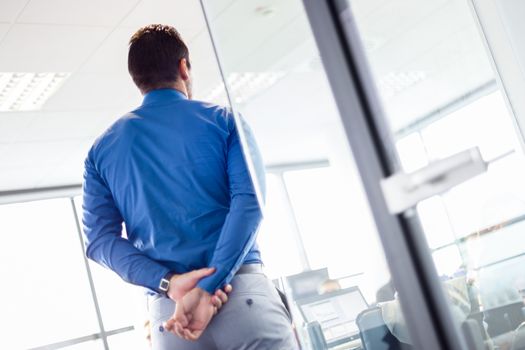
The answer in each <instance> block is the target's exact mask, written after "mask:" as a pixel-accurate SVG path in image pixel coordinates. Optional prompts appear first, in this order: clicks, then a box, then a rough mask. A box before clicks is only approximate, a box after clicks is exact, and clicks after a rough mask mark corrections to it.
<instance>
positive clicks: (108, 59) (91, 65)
mask: <svg viewBox="0 0 525 350" xmlns="http://www.w3.org/2000/svg"><path fill="white" fill-rule="evenodd" d="M134 32H135V29H132V28H128V27H119V28H117V29H115V30H114V31H113V32H112V33H111V35H109V36H108V37H107V39H106V40H105V41H104V43H103V44H102V45H101V46H100V47H98V48H97V50H96V51H95V52H94V54H93V55H92V56H91V57H90V58H89V61H87V62H86V63H85V64H84V65H83V66H82V67H81V68H80V70H79V71H80V72H88V73H92V72H95V73H112V74H115V73H118V74H120V75H127V74H128V42H129V39H130V38H131V36H132V35H133V33H134Z"/></svg>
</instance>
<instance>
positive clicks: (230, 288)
mask: <svg viewBox="0 0 525 350" xmlns="http://www.w3.org/2000/svg"><path fill="white" fill-rule="evenodd" d="M232 290H233V286H232V285H231V284H227V285H226V286H224V291H225V292H226V293H228V294H230V293H231V292H232Z"/></svg>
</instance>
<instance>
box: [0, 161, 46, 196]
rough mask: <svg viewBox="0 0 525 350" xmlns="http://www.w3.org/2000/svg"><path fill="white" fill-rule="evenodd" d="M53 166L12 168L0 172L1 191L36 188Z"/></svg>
mask: <svg viewBox="0 0 525 350" xmlns="http://www.w3.org/2000/svg"><path fill="white" fill-rule="evenodd" d="M51 168H52V167H51V166H29V167H10V168H6V169H2V170H1V171H0V191H13V190H21V189H31V188H35V187H36V184H37V183H38V182H39V181H40V179H41V178H42V177H43V174H44V173H46V172H49V171H50V170H51Z"/></svg>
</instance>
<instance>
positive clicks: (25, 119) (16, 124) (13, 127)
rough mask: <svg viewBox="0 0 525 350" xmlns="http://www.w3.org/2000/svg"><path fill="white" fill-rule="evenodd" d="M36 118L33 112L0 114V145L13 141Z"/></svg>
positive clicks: (36, 115)
mask: <svg viewBox="0 0 525 350" xmlns="http://www.w3.org/2000/svg"><path fill="white" fill-rule="evenodd" d="M37 117H38V113H33V112H0V143H11V142H13V141H15V140H16V139H17V137H18V136H19V135H20V134H21V133H22V132H23V131H24V130H26V129H27V127H28V126H29V125H30V123H31V121H33V119H35V118H37Z"/></svg>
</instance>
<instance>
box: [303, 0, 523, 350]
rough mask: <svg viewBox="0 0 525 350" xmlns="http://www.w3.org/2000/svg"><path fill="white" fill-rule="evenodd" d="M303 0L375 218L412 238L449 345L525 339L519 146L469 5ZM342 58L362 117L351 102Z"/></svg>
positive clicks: (457, 1)
mask: <svg viewBox="0 0 525 350" xmlns="http://www.w3.org/2000/svg"><path fill="white" fill-rule="evenodd" d="M304 2H305V6H306V8H307V10H308V13H309V16H310V21H311V22H312V25H313V28H314V32H315V34H316V39H317V44H318V46H319V47H320V51H321V53H322V56H323V63H324V65H325V67H326V70H327V74H328V76H329V78H330V81H331V85H332V88H333V89H334V92H335V95H336V99H337V100H338V105H339V107H340V110H342V117H343V122H344V123H345V126H346V130H347V135H348V137H349V140H350V143H351V144H352V150H353V152H354V156H355V157H356V159H362V161H357V164H358V167H359V168H360V172H361V176H362V178H364V179H365V181H364V182H365V188H368V190H367V195H368V197H369V200H370V201H371V203H372V206H373V207H375V208H376V210H375V214H376V215H375V219H376V223H377V222H380V221H381V220H388V218H390V217H392V216H393V217H396V218H398V220H399V222H400V223H401V226H402V230H403V232H404V235H405V237H406V239H407V240H408V241H409V242H411V243H410V244H411V247H412V250H411V254H412V258H413V262H414V264H418V265H419V266H418V273H419V274H418V276H419V281H420V282H421V286H422V288H423V289H424V290H425V294H426V297H427V303H428V305H429V308H430V309H431V311H432V314H433V315H434V322H435V323H434V325H435V327H436V329H437V330H436V334H437V336H438V337H440V338H441V348H444V349H461V348H463V349H476V350H477V349H524V348H525V345H524V342H523V339H525V327H524V326H523V324H524V322H525V304H524V299H525V277H524V276H525V273H524V268H523V266H525V233H524V232H525V231H524V229H525V221H524V219H525V186H524V185H523V180H522V179H523V178H524V175H525V157H524V152H523V149H522V147H521V146H520V139H519V137H520V136H519V132H518V130H517V128H516V127H515V125H516V123H515V119H514V118H515V117H514V115H513V114H512V112H511V109H510V108H509V106H508V104H507V99H506V96H505V91H503V89H501V88H500V85H499V83H498V81H499V77H498V76H497V72H496V71H495V70H494V69H493V66H492V57H491V56H490V55H489V51H488V50H486V47H485V42H484V37H483V36H482V35H481V34H480V33H481V32H480V30H479V27H478V22H477V18H476V17H475V13H474V12H473V9H472V8H471V7H470V6H469V4H468V3H467V2H465V1H461V0H448V1H431V2H430V1H425V2H421V1H410V0H399V1H381V0H373V1H370V0H366V1H361V0H352V1H327V2H323V4H322V5H321V4H319V2H316V1H313V0H312V1H309V0H305V1H304ZM323 11H324V12H323ZM327 23H329V25H328V28H326V27H327V25H326V24H327ZM323 24H324V28H323ZM331 35H332V36H331ZM338 50H340V52H339V51H338ZM323 53H324V55H323ZM339 54H340V56H338V55H339ZM341 57H342V59H340V63H341V62H342V63H341V66H343V67H347V69H348V74H349V77H351V78H352V79H353V80H354V88H355V89H357V90H358V91H359V94H360V99H359V100H357V101H353V102H354V103H357V104H358V105H360V106H361V107H362V113H361V116H362V120H360V119H359V116H358V115H357V114H355V113H354V114H353V115H345V113H344V112H343V110H345V108H346V110H347V111H350V110H351V107H349V106H347V105H345V103H346V102H345V101H346V100H348V96H345V95H348V91H350V90H348V89H347V90H346V91H342V90H343V89H342V88H343V87H344V82H343V79H344V73H345V70H344V69H341V68H340V67H341V66H337V67H336V66H335V63H337V60H338V58H341ZM359 121H362V122H363V124H362V126H363V127H365V128H366V131H365V132H364V134H365V136H364V139H363V136H362V135H360V133H361V131H356V130H355V128H356V126H360V125H359V124H357V123H358V122H359ZM366 157H369V158H370V159H369V160H368V162H367V161H366V159H365V158H366ZM374 161H377V163H378V166H379V168H380V170H379V173H380V175H379V176H377V175H378V172H377V171H375V172H374V170H373V169H372V170H371V169H370V168H371V165H370V164H369V163H370V162H374ZM364 174H372V176H364ZM374 175H376V176H377V177H376V176H374ZM367 183H368V184H367ZM379 192H380V193H379ZM374 196H375V197H374ZM373 210H374V209H373ZM388 229H389V228H388V227H386V226H383V227H380V229H379V230H380V231H381V237H382V241H383V244H385V243H388V238H387V237H386V236H388V234H389V232H388ZM385 249H386V250H387V252H388V247H385ZM388 255H389V254H388V253H387V256H388ZM429 257H431V259H429ZM389 262H390V263H391V268H393V275H394V281H396V278H395V277H397V276H396V273H395V271H396V269H395V267H392V264H394V265H395V262H394V261H393V260H389ZM429 262H430V263H429ZM400 287H402V285H400ZM401 301H403V295H401ZM407 309H408V308H407ZM407 321H408V320H407ZM408 323H409V324H410V325H411V326H415V325H412V324H411V322H410V321H408Z"/></svg>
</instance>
